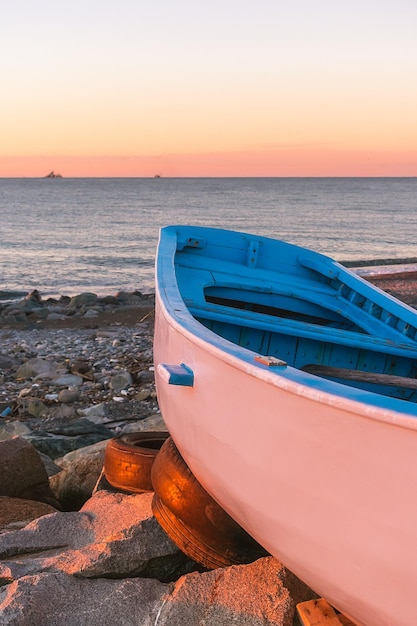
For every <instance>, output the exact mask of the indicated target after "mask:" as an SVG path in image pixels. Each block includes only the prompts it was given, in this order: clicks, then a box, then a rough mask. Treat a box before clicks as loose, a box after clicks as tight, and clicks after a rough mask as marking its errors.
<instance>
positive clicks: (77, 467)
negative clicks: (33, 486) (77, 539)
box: [49, 440, 108, 511]
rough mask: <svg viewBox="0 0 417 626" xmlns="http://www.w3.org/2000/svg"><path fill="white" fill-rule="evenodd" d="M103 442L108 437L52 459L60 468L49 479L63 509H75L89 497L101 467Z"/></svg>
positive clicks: (105, 443) (104, 445) (104, 447)
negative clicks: (59, 457) (59, 470)
mask: <svg viewBox="0 0 417 626" xmlns="http://www.w3.org/2000/svg"><path fill="white" fill-rule="evenodd" d="M107 444H108V440H103V441H99V442H98V443H95V444H93V445H91V446H86V447H84V448H79V449H78V450H74V451H73V452H69V453H68V454H66V455H65V456H64V457H62V458H61V459H56V461H55V462H56V464H57V465H59V466H60V467H61V468H62V471H61V472H59V474H55V476H53V477H51V478H50V480H49V483H50V486H51V489H52V491H53V493H54V495H55V497H56V499H57V500H58V501H59V503H60V504H61V508H62V509H63V510H64V511H78V510H79V509H80V508H81V507H82V505H83V504H85V502H87V500H88V499H89V498H91V496H92V494H93V491H94V488H95V486H96V484H97V481H98V480H99V478H100V475H101V472H102V469H103V463H104V451H105V449H106V446H107Z"/></svg>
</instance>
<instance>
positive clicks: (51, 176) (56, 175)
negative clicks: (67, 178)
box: [44, 170, 62, 178]
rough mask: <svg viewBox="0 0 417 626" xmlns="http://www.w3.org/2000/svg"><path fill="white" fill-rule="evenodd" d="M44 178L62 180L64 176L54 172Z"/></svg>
mask: <svg viewBox="0 0 417 626" xmlns="http://www.w3.org/2000/svg"><path fill="white" fill-rule="evenodd" d="M44 178H62V176H61V174H55V172H54V171H53V170H52V172H49V174H47V175H46V176H44Z"/></svg>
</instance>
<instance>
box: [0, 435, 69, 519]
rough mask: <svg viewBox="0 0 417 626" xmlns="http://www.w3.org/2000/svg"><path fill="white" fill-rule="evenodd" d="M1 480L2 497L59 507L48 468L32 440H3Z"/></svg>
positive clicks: (1, 443) (0, 457) (0, 456)
mask: <svg viewBox="0 0 417 626" xmlns="http://www.w3.org/2000/svg"><path fill="white" fill-rule="evenodd" d="M0 477H1V478H0V496H10V497H13V498H23V499H27V500H39V501H40V502H46V503H47V504H50V505H51V506H54V507H55V506H57V502H56V500H55V497H54V495H53V493H52V490H51V488H50V486H49V479H48V475H47V473H46V469H45V465H44V463H43V461H42V459H41V457H40V456H39V453H38V452H37V450H36V449H35V448H34V446H32V444H31V443H30V442H29V441H26V440H25V439H22V438H21V437H13V438H12V439H7V440H5V441H0ZM58 506H59V505H58Z"/></svg>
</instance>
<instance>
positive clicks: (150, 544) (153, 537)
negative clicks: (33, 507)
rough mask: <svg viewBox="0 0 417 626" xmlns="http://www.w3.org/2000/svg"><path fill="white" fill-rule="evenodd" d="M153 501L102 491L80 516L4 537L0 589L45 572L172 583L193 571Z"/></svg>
mask: <svg viewBox="0 0 417 626" xmlns="http://www.w3.org/2000/svg"><path fill="white" fill-rule="evenodd" d="M151 501H152V494H151V493H146V494H140V495H136V496H135V495H133V496H132V495H128V494H121V493H106V492H104V491H101V492H99V493H97V494H95V496H94V497H93V498H91V500H89V502H88V503H86V505H85V506H84V507H83V509H82V510H81V511H79V512H68V513H55V514H53V515H47V516H44V517H41V518H39V519H38V520H35V521H33V522H31V523H30V524H28V526H26V528H24V529H22V530H21V531H16V532H9V533H6V534H4V535H0V559H3V562H2V564H1V565H0V586H1V582H2V581H3V583H4V582H7V581H8V582H10V580H14V579H18V578H21V577H22V576H27V575H31V574H33V573H35V572H36V573H39V572H43V571H48V572H52V571H61V572H66V573H67V574H73V575H76V576H82V577H86V578H97V577H102V578H106V577H108V578H125V577H131V576H139V575H140V576H146V577H155V578H159V579H163V580H169V579H171V580H172V579H173V578H176V577H178V576H179V575H181V574H183V573H184V572H187V571H190V570H191V569H194V568H195V564H194V563H193V562H192V561H190V560H189V559H187V558H186V557H185V556H184V555H183V554H182V553H181V552H180V551H179V550H178V549H177V547H176V546H175V545H174V544H173V543H172V541H171V540H170V539H169V538H168V537H167V535H166V534H165V533H164V531H163V530H162V528H161V527H160V526H159V524H158V523H157V521H156V520H155V518H154V517H153V516H152V509H151ZM21 554H24V555H25V558H24V559H19V558H18V557H19V555H21ZM31 554H32V555H33V556H32V557H31V556H30V555H31Z"/></svg>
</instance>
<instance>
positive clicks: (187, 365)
mask: <svg viewBox="0 0 417 626" xmlns="http://www.w3.org/2000/svg"><path fill="white" fill-rule="evenodd" d="M154 355H155V357H154V358H155V375H156V384H157V393H158V400H159V404H160V408H161V411H162V414H163V417H164V419H165V422H166V424H167V427H168V429H169V431H170V434H171V436H172V438H173V440H174V441H175V443H176V445H177V447H178V449H179V450H180V452H181V454H182V456H183V458H184V459H185V461H186V462H187V464H188V465H189V467H190V469H191V471H192V472H193V473H194V474H195V476H196V478H197V479H198V480H199V481H200V483H201V484H202V485H203V487H204V488H205V489H206V490H207V491H208V493H209V494H210V495H211V496H212V497H213V498H214V499H215V500H216V501H217V502H218V503H219V504H220V505H221V506H222V507H223V508H224V509H225V510H226V511H227V512H228V513H229V514H230V516H232V517H233V518H234V519H235V520H236V521H237V522H238V523H239V524H240V525H241V526H242V527H243V528H244V529H245V530H246V531H248V533H249V534H250V535H252V536H253V538H254V539H256V540H257V541H258V542H259V543H260V544H261V545H262V546H264V547H265V548H266V550H268V551H269V552H270V553H271V554H272V555H274V556H275V557H277V558H278V559H279V560H280V561H282V562H283V563H284V564H285V565H286V566H287V567H288V569H290V570H291V571H292V572H294V573H295V574H296V575H297V576H298V577H300V578H301V579H302V580H303V581H305V582H306V583H307V584H308V585H309V586H310V587H312V588H313V589H314V590H315V591H316V592H317V593H318V594H319V595H321V596H323V597H324V598H326V600H328V601H329V602H330V603H331V604H332V605H333V606H335V607H336V608H337V609H338V610H340V611H341V612H342V613H344V614H345V615H346V616H348V617H349V618H350V619H351V620H352V621H354V622H355V623H357V624H361V625H365V626H388V625H391V626H394V625H395V626H413V625H415V624H416V623H417V605H416V603H415V600H414V592H415V587H416V583H417V497H416V496H415V494H414V489H415V488H416V485H417V380H416V374H417V312H416V311H415V310H414V309H412V308H410V307H408V306H407V305H404V304H402V303H401V302H399V301H397V300H395V299H394V298H392V297H391V296H389V295H388V294H386V293H384V292H382V291H381V290H379V289H377V288H375V287H373V286H372V285H370V284H369V283H367V282H366V281H365V280H363V279H362V278H360V277H358V276H357V275H355V274H354V273H353V272H351V271H348V270H347V269H345V268H344V267H342V266H341V265H340V264H338V263H337V262H335V261H333V260H331V259H329V258H328V257H325V256H323V255H321V254H318V253H315V252H312V251H309V250H306V249H303V248H300V247H297V246H293V245H290V244H287V243H284V242H282V241H274V240H271V239H267V238H262V237H258V236H256V235H248V234H244V233H238V232H228V231H224V230H217V229H210V228H201V227H191V226H170V227H167V228H164V229H162V230H161V233H160V241H159V246H158V254H157V264H156V320H155V341H154Z"/></svg>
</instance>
